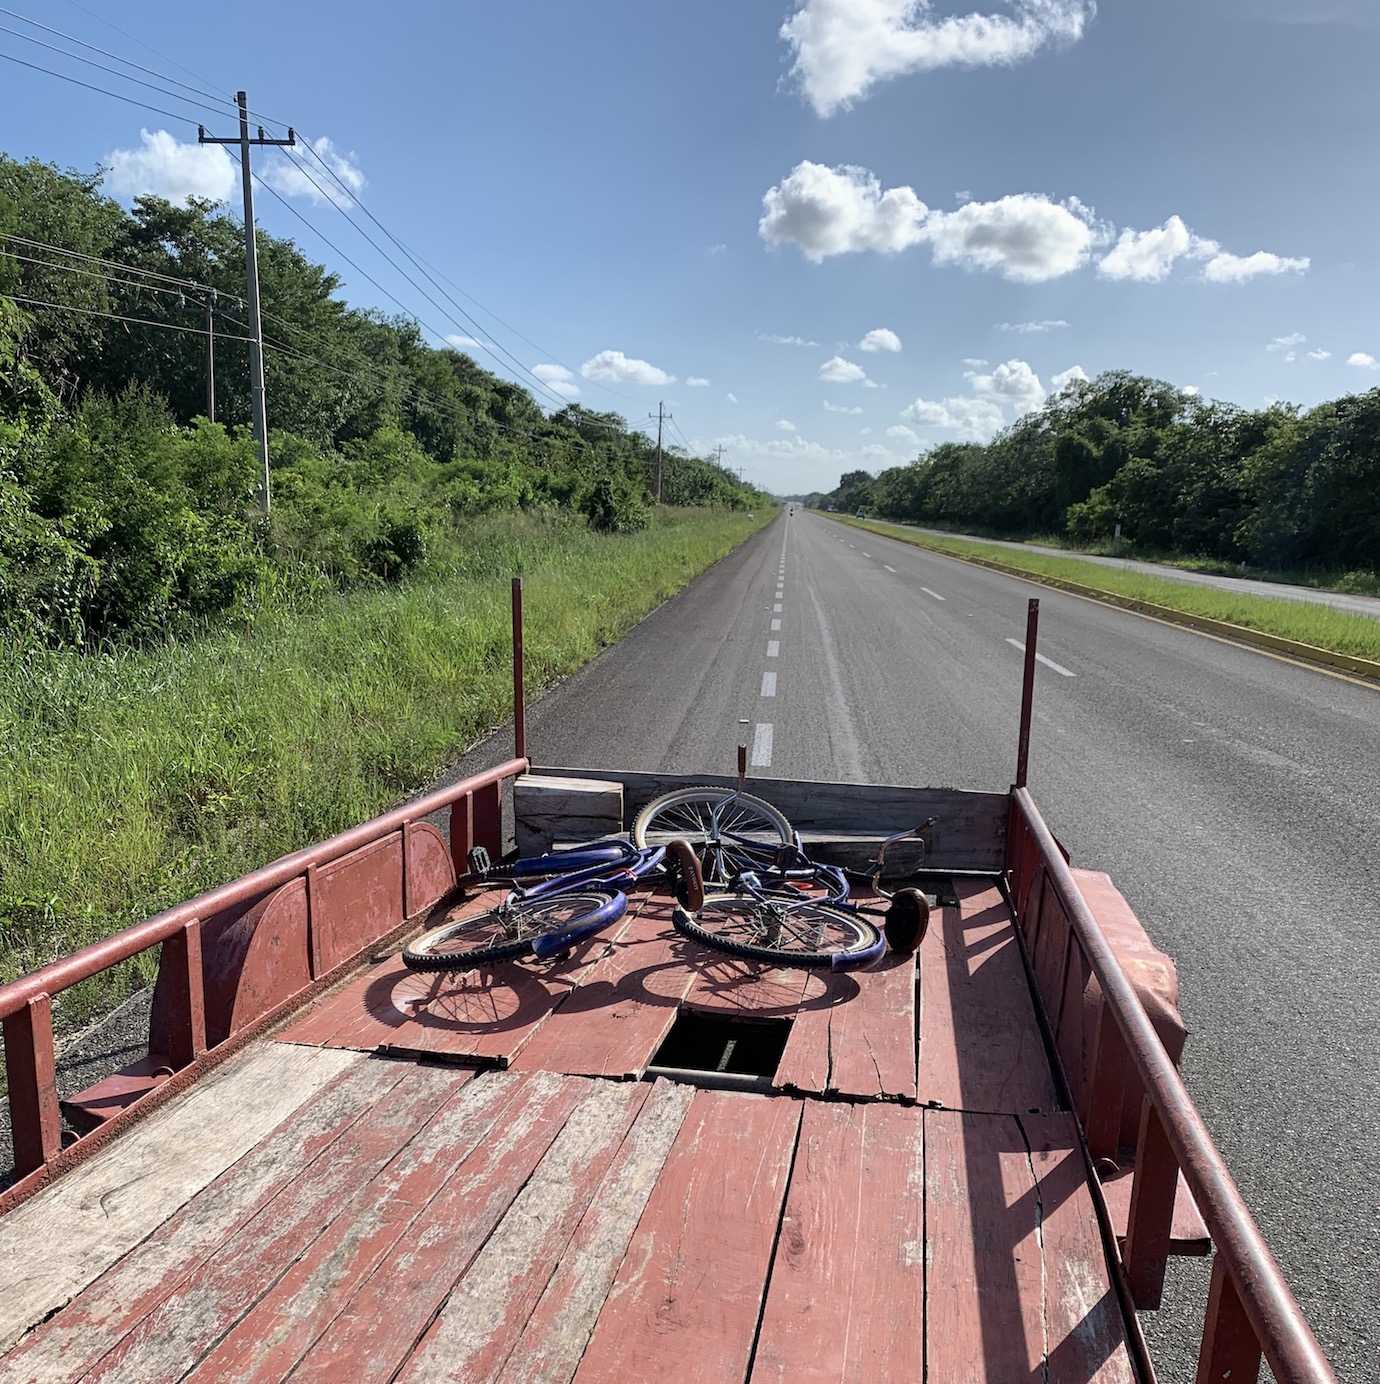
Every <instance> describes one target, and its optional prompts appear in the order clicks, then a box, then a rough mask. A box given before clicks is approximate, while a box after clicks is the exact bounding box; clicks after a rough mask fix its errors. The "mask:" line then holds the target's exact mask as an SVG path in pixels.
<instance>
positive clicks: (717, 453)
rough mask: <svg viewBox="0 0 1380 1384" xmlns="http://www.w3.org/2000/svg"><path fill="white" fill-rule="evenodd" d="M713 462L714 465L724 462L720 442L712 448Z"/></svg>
mask: <svg viewBox="0 0 1380 1384" xmlns="http://www.w3.org/2000/svg"><path fill="white" fill-rule="evenodd" d="M714 464H715V465H716V466H722V465H723V464H724V444H723V443H722V442H720V443H719V445H718V446H717V447H715V448H714Z"/></svg>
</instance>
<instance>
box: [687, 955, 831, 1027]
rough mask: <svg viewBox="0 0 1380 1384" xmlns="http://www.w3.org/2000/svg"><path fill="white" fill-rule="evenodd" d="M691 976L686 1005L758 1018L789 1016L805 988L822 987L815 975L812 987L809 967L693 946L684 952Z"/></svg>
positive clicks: (799, 1000)
mask: <svg viewBox="0 0 1380 1384" xmlns="http://www.w3.org/2000/svg"><path fill="white" fill-rule="evenodd" d="M687 955H688V956H689V957H690V959H691V961H692V964H693V971H694V977H693V979H692V981H691V984H690V991H689V993H688V994H687V995H686V997H685V1005H686V1008H688V1009H704V1010H708V1011H709V1012H711V1013H716V1014H755V1015H756V1016H757V1017H758V1018H763V1019H769V1018H792V1017H794V1015H795V1013H796V1010H797V1009H798V1008H799V1007H800V1002H801V999H802V998H803V997H804V995H805V993H806V991H807V989H810V988H812V989H822V988H823V984H822V981H821V980H820V978H818V977H815V985H814V986H813V987H811V986H810V985H809V982H810V980H811V975H810V972H809V971H802V970H798V969H793V968H792V967H789V966H768V965H766V964H765V963H764V962H760V961H744V960H741V959H740V958H738V957H736V956H725V955H723V954H722V953H720V952H712V951H708V950H706V949H704V948H700V947H696V948H695V949H694V951H693V953H690V952H687Z"/></svg>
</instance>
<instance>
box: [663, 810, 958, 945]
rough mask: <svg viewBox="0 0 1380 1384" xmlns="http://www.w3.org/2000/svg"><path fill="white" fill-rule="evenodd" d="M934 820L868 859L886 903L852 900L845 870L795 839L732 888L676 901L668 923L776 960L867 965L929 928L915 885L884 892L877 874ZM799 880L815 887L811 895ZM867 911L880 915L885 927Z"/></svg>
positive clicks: (923, 837)
mask: <svg viewBox="0 0 1380 1384" xmlns="http://www.w3.org/2000/svg"><path fill="white" fill-rule="evenodd" d="M773 810H774V809H773ZM933 825H934V819H933V818H931V819H930V820H929V821H927V822H924V823H922V824H921V825H920V826H918V827H915V828H911V829H908V830H906V831H902V832H897V833H896V834H895V835H894V836H890V837H888V838H887V839H886V840H884V841H883V842H882V843H881V846H880V848H879V849H878V852H877V856H876V858H875V859H874V860H873V861H871V862H869V871H868V874H867V878H868V881H869V883H870V885H871V887H872V889H873V891H874V892H875V893H877V894H878V895H880V896H881V897H882V898H883V899H885V900H886V905H885V907H880V906H874V905H868V904H862V903H858V902H855V901H854V900H853V899H852V898H851V897H850V892H851V891H850V888H849V882H848V874H847V872H846V871H844V870H842V869H840V868H839V867H838V866H836V865H821V864H819V863H817V862H815V861H812V860H810V859H809V857H808V856H806V855H805V853H804V851H803V850H802V849H801V847H800V844H799V839H798V838H797V839H796V840H795V841H794V842H793V843H791V844H790V845H789V846H786V847H784V848H783V849H782V850H781V851H780V852H779V853H778V856H777V860H776V862H775V863H774V864H773V865H772V866H771V867H769V868H767V869H764V870H761V871H758V870H743V871H740V872H739V873H738V874H737V875H736V876H735V878H734V880H733V882H732V892H730V893H722V894H714V895H710V896H708V897H706V899H705V900H704V903H703V905H702V906H701V907H700V908H699V909H698V910H694V911H692V910H690V909H689V908H687V907H686V906H685V905H683V904H682V905H678V906H677V907H676V909H675V910H674V912H673V914H672V921H673V922H674V924H675V927H676V930H677V931H678V932H679V933H680V934H681V935H682V936H684V937H688V938H690V939H691V940H693V941H695V942H699V943H700V944H701V945H703V946H706V947H710V948H712V949H713V950H715V951H721V952H725V953H727V954H728V955H730V956H740V957H745V958H747V959H750V960H754V961H765V962H769V963H771V964H773V965H777V966H795V967H803V968H806V969H818V970H825V969H827V970H830V971H854V970H861V969H863V968H865V967H867V966H870V965H872V964H873V963H874V962H875V961H877V960H878V959H879V958H880V957H881V955H882V952H883V951H884V950H886V948H887V947H888V945H889V946H890V947H891V950H893V951H895V952H898V953H909V952H913V951H914V950H915V949H916V948H917V947H918V946H919V945H920V943H921V941H923V940H924V936H925V933H926V931H927V930H928V927H929V914H930V908H929V900H928V899H927V898H926V897H925V895H924V894H923V893H921V892H920V890H918V889H913V888H906V889H899V890H896V891H894V892H892V891H889V890H887V889H886V888H885V887H884V886H883V884H882V877H883V875H884V873H885V868H886V855H887V852H888V850H889V849H890V848H891V847H893V846H895V845H896V844H897V843H899V842H901V841H905V840H909V839H916V840H918V841H920V842H921V845H922V848H923V846H924V845H925V844H926V842H927V836H928V832H929V829H930V827H931V826H933ZM805 885H812V886H814V888H815V889H816V890H819V891H821V892H819V893H810V892H808V890H807V889H806V888H805V887H803V886H805ZM870 917H880V918H882V919H883V920H884V927H883V928H878V927H877V925H876V924H875V923H873V922H871V921H870V920H869V919H870Z"/></svg>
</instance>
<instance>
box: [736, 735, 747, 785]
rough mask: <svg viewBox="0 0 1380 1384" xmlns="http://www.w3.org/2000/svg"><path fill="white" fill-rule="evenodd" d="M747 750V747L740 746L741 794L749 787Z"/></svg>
mask: <svg viewBox="0 0 1380 1384" xmlns="http://www.w3.org/2000/svg"><path fill="white" fill-rule="evenodd" d="M747 750H748V747H747V746H746V745H739V746H738V791H739V792H740V793H741V792H743V790H744V789H745V788H746V787H747Z"/></svg>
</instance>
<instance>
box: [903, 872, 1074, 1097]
mask: <svg viewBox="0 0 1380 1384" xmlns="http://www.w3.org/2000/svg"><path fill="white" fill-rule="evenodd" d="M957 890H958V894H959V901H960V903H959V907H958V908H952V907H945V908H940V909H938V910H936V912H935V914H934V917H933V918H932V920H931V924H930V930H929V933H928V935H927V936H926V938H925V940H924V942H922V943H921V946H920V1062H919V1080H918V1084H917V1094H918V1096H919V1099H920V1101H921V1102H922V1103H925V1104H934V1105H941V1106H947V1107H949V1108H950V1109H955V1110H985V1111H997V1112H1000V1111H1005V1112H1016V1111H1028V1110H1052V1109H1055V1108H1057V1106H1058V1103H1059V1101H1058V1094H1057V1092H1056V1090H1055V1085H1054V1075H1053V1072H1052V1071H1051V1070H1050V1065H1049V1058H1048V1054H1047V1053H1046V1050H1045V1045H1044V1040H1043V1038H1042V1036H1041V1034H1040V1028H1039V1024H1038V1022H1037V1021H1036V1018H1035V1007H1034V1004H1033V1002H1032V1000H1031V997H1030V987H1029V983H1028V981H1027V979H1026V972H1025V967H1024V965H1023V964H1022V961H1021V956H1020V951H1019V948H1018V944H1017V941H1016V935H1015V929H1014V928H1013V926H1012V923H1011V914H1010V911H1009V910H1008V908H1007V906H1006V901H1005V900H1004V899H1003V898H1002V896H1001V893H1000V891H999V890H997V889H996V888H994V887H993V886H991V885H988V884H984V883H982V882H980V881H976V880H963V881H959V882H958V884H957Z"/></svg>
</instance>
